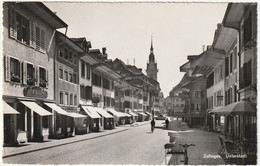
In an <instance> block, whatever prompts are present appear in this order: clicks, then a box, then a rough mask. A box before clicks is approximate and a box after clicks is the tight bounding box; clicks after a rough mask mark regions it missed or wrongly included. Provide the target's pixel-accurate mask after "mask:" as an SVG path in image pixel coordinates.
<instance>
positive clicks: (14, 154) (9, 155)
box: [2, 129, 128, 159]
mask: <svg viewBox="0 0 260 166" xmlns="http://www.w3.org/2000/svg"><path fill="white" fill-rule="evenodd" d="M126 130H128V129H123V130H120V131H116V132H113V133H108V134H104V135H99V136H94V137H91V138H84V139H80V140H75V141H70V142H66V143H60V144H58V145H51V146H47V147H44V148H40V149H33V150H28V151H23V152H18V153H13V154H8V155H3V156H2V159H3V158H8V157H13V156H17V155H21V154H26V153H31V152H35V151H40V150H45V149H50V148H54V147H58V146H62V145H68V144H72V143H76V142H81V141H86V140H91V139H95V138H99V137H103V136H107V135H112V134H116V133H120V132H123V131H126Z"/></svg>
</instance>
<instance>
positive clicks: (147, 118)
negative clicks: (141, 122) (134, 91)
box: [145, 112, 152, 120]
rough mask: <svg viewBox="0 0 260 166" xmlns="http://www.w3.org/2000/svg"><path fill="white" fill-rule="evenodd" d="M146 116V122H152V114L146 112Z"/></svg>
mask: <svg viewBox="0 0 260 166" xmlns="http://www.w3.org/2000/svg"><path fill="white" fill-rule="evenodd" d="M145 114H146V115H147V117H146V118H145V120H151V119H152V114H151V113H150V112H145Z"/></svg>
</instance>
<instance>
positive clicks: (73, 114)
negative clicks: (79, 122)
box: [68, 112, 87, 118]
mask: <svg viewBox="0 0 260 166" xmlns="http://www.w3.org/2000/svg"><path fill="white" fill-rule="evenodd" d="M68 116H70V117H73V118H86V117H87V116H86V115H82V114H79V113H75V112H68Z"/></svg>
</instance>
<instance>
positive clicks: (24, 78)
mask: <svg viewBox="0 0 260 166" xmlns="http://www.w3.org/2000/svg"><path fill="white" fill-rule="evenodd" d="M23 84H27V63H26V62H23Z"/></svg>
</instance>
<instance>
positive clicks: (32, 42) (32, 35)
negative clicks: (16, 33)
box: [30, 22, 36, 48]
mask: <svg viewBox="0 0 260 166" xmlns="http://www.w3.org/2000/svg"><path fill="white" fill-rule="evenodd" d="M35 38H36V34H35V26H34V23H33V22H30V46H31V47H33V48H35V47H36V43H35Z"/></svg>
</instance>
